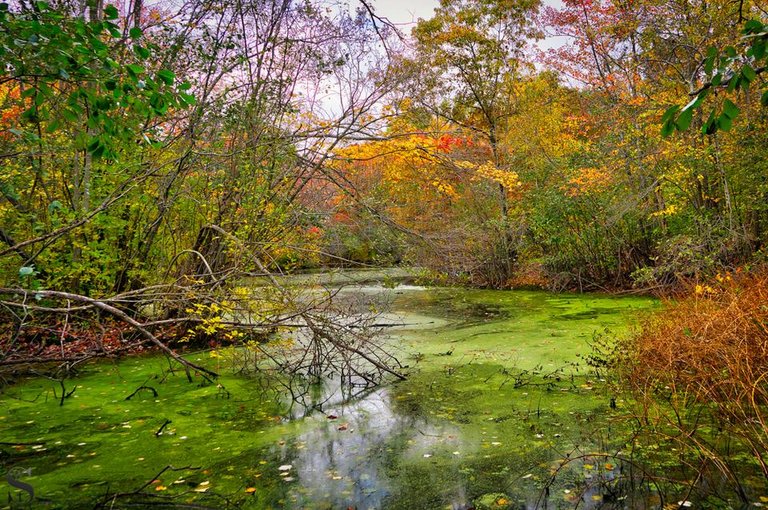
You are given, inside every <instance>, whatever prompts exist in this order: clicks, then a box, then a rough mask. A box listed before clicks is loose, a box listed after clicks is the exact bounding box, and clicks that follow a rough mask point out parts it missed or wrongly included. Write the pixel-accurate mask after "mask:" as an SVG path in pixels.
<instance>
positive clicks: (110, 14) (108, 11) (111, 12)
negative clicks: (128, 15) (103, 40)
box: [104, 4, 120, 19]
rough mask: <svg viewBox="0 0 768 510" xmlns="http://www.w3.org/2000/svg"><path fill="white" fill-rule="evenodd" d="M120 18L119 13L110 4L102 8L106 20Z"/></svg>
mask: <svg viewBox="0 0 768 510" xmlns="http://www.w3.org/2000/svg"><path fill="white" fill-rule="evenodd" d="M118 16H120V12H119V11H118V10H117V7H115V6H114V5H112V4H110V5H108V6H106V7H104V17H105V18H107V19H117V17H118Z"/></svg>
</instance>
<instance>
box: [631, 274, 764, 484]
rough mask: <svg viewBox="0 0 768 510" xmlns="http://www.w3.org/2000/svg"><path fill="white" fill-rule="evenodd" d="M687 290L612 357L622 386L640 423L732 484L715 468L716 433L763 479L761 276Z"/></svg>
mask: <svg viewBox="0 0 768 510" xmlns="http://www.w3.org/2000/svg"><path fill="white" fill-rule="evenodd" d="M690 290H691V294H690V296H689V297H684V298H681V299H678V300H674V301H670V302H668V303H667V304H666V306H664V307H663V308H662V309H661V310H659V311H658V312H657V313H655V314H653V315H652V316H650V317H648V318H647V319H646V320H645V321H644V322H643V323H642V326H641V328H640V331H639V333H638V335H637V336H636V337H635V338H633V339H632V340H631V341H630V342H629V343H628V344H625V345H624V347H625V348H626V350H624V351H622V350H621V349H620V350H619V352H621V355H620V356H619V365H618V366H619V368H620V371H621V373H622V375H623V380H624V381H625V383H626V384H627V385H628V386H629V387H631V388H632V389H633V391H634V392H635V395H636V396H637V397H638V401H639V403H640V405H641V409H642V412H641V414H642V419H643V420H645V421H650V422H652V423H653V424H655V426H656V427H657V428H656V429H655V430H656V431H657V432H658V431H661V432H662V433H663V434H665V435H666V436H667V437H669V438H670V439H672V440H673V442H675V443H677V447H684V448H691V449H693V450H694V451H696V452H698V453H699V454H700V455H702V456H703V457H704V458H706V459H707V460H708V461H709V462H711V463H712V464H713V465H715V466H716V467H717V468H718V469H719V470H720V471H722V472H723V473H724V474H725V475H726V476H727V477H729V478H730V481H731V483H732V484H736V485H738V480H737V479H736V476H735V475H734V473H733V471H732V469H731V467H730V466H729V465H728V463H726V462H724V461H723V460H722V458H723V457H725V456H726V455H727V453H726V451H725V450H723V448H728V447H727V446H725V445H724V444H723V443H722V441H721V440H720V437H719V436H720V435H721V434H723V433H725V435H726V436H730V437H732V438H735V439H736V441H737V443H738V446H736V448H744V449H746V450H747V451H748V452H750V453H751V456H752V460H753V461H754V462H756V464H757V465H758V466H759V468H760V469H761V470H762V472H763V474H764V475H765V476H768V458H766V452H768V407H767V406H768V384H767V382H768V381H766V377H768V307H767V306H766V303H768V272H766V271H765V270H764V269H763V270H761V271H758V272H755V273H750V274H742V273H737V274H734V275H731V274H725V275H717V277H716V278H714V279H713V280H712V281H711V282H709V283H706V284H704V283H695V284H691V287H690ZM702 413H703V414H702ZM713 425H714V427H713ZM734 446H735V445H731V447H734Z"/></svg>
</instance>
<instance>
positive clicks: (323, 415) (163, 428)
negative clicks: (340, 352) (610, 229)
mask: <svg viewBox="0 0 768 510" xmlns="http://www.w3.org/2000/svg"><path fill="white" fill-rule="evenodd" d="M341 297H342V299H347V300H349V301H350V302H354V301H355V300H357V301H358V302H360V303H363V304H364V306H366V307H369V308H370V307H371V306H372V305H375V306H376V307H377V308H378V309H381V310H386V313H385V314H384V315H383V316H382V317H381V318H380V319H379V320H380V322H382V323H385V324H387V327H385V328H382V331H381V333H380V334H381V335H386V336H387V337H388V338H389V342H390V344H391V345H392V348H393V349H395V350H396V353H397V355H398V358H399V359H400V360H401V362H402V363H403V364H404V365H406V366H407V367H406V368H405V369H404V371H405V372H406V373H407V374H408V376H409V378H408V380H407V381H404V382H399V383H392V384H389V385H385V386H383V387H379V388H375V389H368V390H365V389H358V390H357V393H353V394H350V393H349V392H348V391H342V390H341V389H340V388H339V384H338V382H337V381H328V383H327V384H326V386H325V387H324V388H315V389H314V391H313V392H312V393H310V394H308V395H306V396H305V398H304V399H303V400H302V401H301V402H300V403H293V404H292V405H291V404H290V403H289V402H287V399H286V398H285V393H284V392H282V391H281V390H280V388H279V387H277V386H275V385H274V384H270V383H268V382H267V381H265V380H262V379H260V378H258V377H254V376H249V375H244V374H239V373H236V372H234V371H233V370H231V369H230V368H231V366H235V365H236V363H235V360H234V358H236V356H234V355H233V359H229V358H227V356H226V355H223V356H219V357H216V358H211V357H210V353H207V352H199V353H195V354H192V355H191V359H196V360H199V361H201V362H206V363H210V364H211V365H212V366H214V367H216V368H218V370H219V371H220V372H221V373H222V378H221V381H220V382H221V386H222V387H217V386H214V385H205V384H199V383H193V384H190V383H188V382H187V381H186V379H185V377H184V376H183V373H180V372H178V371H173V370H171V367H170V366H169V364H168V362H167V361H166V360H165V359H164V358H159V357H149V358H133V359H128V360H124V361H120V362H114V363H101V364H97V365H93V366H91V367H88V368H87V369H85V370H84V371H83V372H82V373H81V374H80V375H79V376H78V378H76V379H70V380H67V381H66V382H65V384H66V386H67V389H68V390H69V389H71V388H73V387H74V386H77V390H76V392H75V393H74V394H73V396H72V397H71V398H70V399H68V400H67V401H66V402H65V403H64V405H63V406H59V401H58V399H57V398H56V397H55V395H54V391H59V389H58V383H55V384H54V383H52V382H51V381H48V380H45V379H33V380H29V381H26V382H24V383H21V384H17V385H14V386H11V387H9V388H6V389H5V390H4V391H5V392H4V393H3V394H2V396H0V466H2V469H3V471H6V472H7V471H10V472H11V473H13V476H14V477H15V478H14V479H15V480H19V481H22V482H24V483H26V484H28V485H29V486H30V487H32V488H34V492H35V498H36V499H35V500H34V501H33V502H32V503H29V500H30V498H29V494H28V493H27V491H25V490H22V489H19V488H13V487H11V486H10V485H9V484H8V483H7V480H4V481H0V494H2V498H0V508H37V507H41V508H42V507H46V508H93V507H94V506H98V505H101V506H102V507H104V508H136V507H139V508H143V507H154V506H157V505H161V506H163V507H178V508H187V507H188V508H192V507H194V508H254V509H260V508H311V509H316V508H321V509H322V508H328V509H337V508H342V509H347V508H355V509H360V510H363V509H379V508H381V509H399V508H402V509H406V508H407V509H468V508H544V507H549V508H560V507H562V508H571V507H574V506H580V507H582V508H593V507H599V506H604V505H608V506H610V505H613V504H615V505H617V506H619V507H622V506H625V507H626V506H629V507H638V506H646V503H647V502H648V501H651V502H652V501H653V498H654V497H656V496H654V495H653V494H652V490H650V489H649V488H648V487H646V485H644V484H643V483H642V481H640V482H637V483H636V481H637V478H636V477H635V476H634V475H632V474H631V473H629V471H631V466H628V465H626V464H624V463H622V462H620V461H618V460H617V459H619V458H620V457H622V454H623V452H622V451H621V450H622V448H625V445H626V439H627V437H628V436H627V435H628V434H629V433H630V430H629V427H628V424H627V419H626V414H627V409H626V406H625V403H624V402H623V401H622V400H621V399H620V398H618V399H617V397H616V396H615V395H614V394H613V393H612V392H611V390H610V388H609V386H608V385H607V384H606V382H605V381H602V380H601V378H600V377H601V376H600V375H599V374H595V373H593V372H592V371H591V369H589V367H587V366H586V364H585V363H584V358H585V357H586V356H587V355H588V354H589V350H590V347H589V344H590V342H591V341H592V340H593V338H594V337H595V335H619V334H625V333H626V331H627V330H628V328H630V327H631V324H632V321H633V317H636V314H638V313H641V312H642V311H643V310H647V309H650V308H652V307H654V306H655V302H654V301H653V300H651V299H648V298H642V297H609V296H597V295H562V294H560V295H553V294H548V293H545V292H534V291H530V292H529V291H507V292H503V291H487V290H464V289H435V288H422V287H417V286H398V287H395V288H394V289H389V288H384V287H383V286H381V285H377V284H369V285H367V286H362V285H358V286H354V287H348V288H347V289H346V290H344V291H343V293H342V295H341ZM139 386H151V387H152V388H153V389H155V390H156V391H157V393H158V394H157V396H154V395H153V394H152V393H151V392H150V391H148V390H144V391H140V392H139V393H138V394H137V395H136V396H134V397H133V398H131V399H130V400H126V397H127V396H128V395H130V394H131V393H132V392H133V391H134V390H135V389H136V388H138V387H139ZM302 404H303V405H302ZM158 432H162V433H158ZM620 479H621V480H631V483H632V484H636V486H635V485H633V487H634V489H633V490H632V491H630V492H626V491H625V490H624V489H622V488H620V487H619V485H620V484H619V482H618V480H620ZM622 483H624V482H622ZM6 493H7V494H8V497H6V496H5V494H6ZM627 498H629V499H627ZM632 498H636V499H632ZM633 501H634V503H632V502H633ZM190 505H191V506H190Z"/></svg>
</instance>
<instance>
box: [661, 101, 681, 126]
mask: <svg viewBox="0 0 768 510" xmlns="http://www.w3.org/2000/svg"><path fill="white" fill-rule="evenodd" d="M679 109H680V105H674V106H670V107H669V108H667V111H665V112H664V115H662V116H661V121H662V122H667V121H669V120H672V119H674V117H675V114H676V113H677V111H678V110H679Z"/></svg>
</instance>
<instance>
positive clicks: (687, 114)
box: [676, 108, 694, 131]
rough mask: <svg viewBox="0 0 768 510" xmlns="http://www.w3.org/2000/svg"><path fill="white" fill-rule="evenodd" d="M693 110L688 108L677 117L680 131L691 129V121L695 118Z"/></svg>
mask: <svg viewBox="0 0 768 510" xmlns="http://www.w3.org/2000/svg"><path fill="white" fill-rule="evenodd" d="M693 110H694V108H686V109H684V110H683V111H682V112H681V113H680V116H678V117H677V123H676V125H677V129H678V130H679V131H685V130H686V129H688V128H689V127H690V125H691V119H692V118H693Z"/></svg>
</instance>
